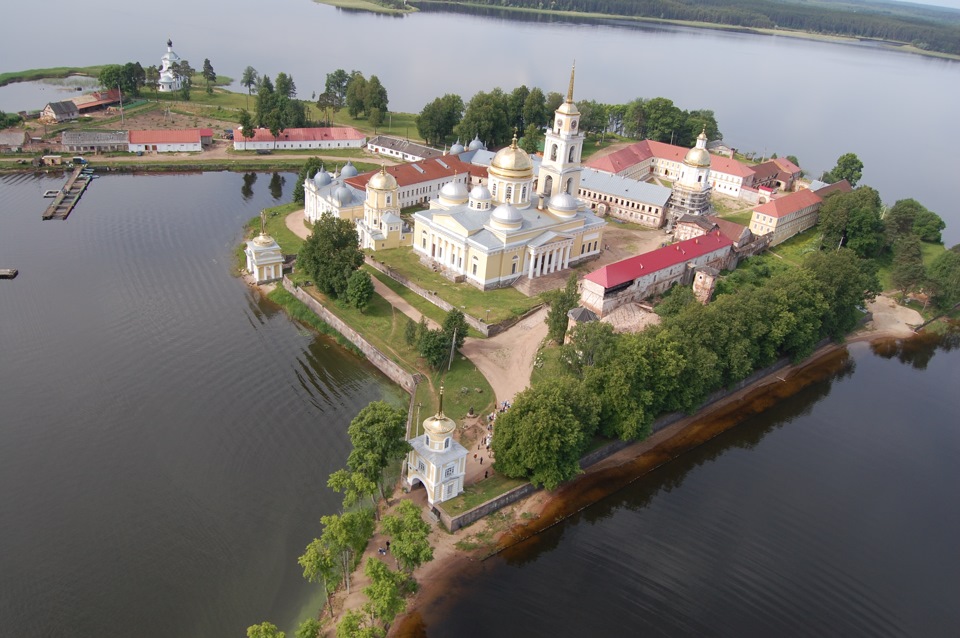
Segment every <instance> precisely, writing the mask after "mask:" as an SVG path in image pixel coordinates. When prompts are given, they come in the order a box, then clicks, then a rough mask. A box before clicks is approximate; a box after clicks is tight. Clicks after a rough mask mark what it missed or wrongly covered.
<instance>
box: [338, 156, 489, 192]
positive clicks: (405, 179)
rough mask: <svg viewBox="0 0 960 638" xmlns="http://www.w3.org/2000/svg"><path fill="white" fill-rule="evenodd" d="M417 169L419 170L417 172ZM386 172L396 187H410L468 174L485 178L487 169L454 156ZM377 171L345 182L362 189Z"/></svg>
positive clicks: (436, 158) (407, 165) (399, 167)
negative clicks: (394, 181)
mask: <svg viewBox="0 0 960 638" xmlns="http://www.w3.org/2000/svg"><path fill="white" fill-rule="evenodd" d="M417 168H419V169H420V170H417ZM386 171H387V172H388V173H390V174H391V175H393V176H394V178H396V180H397V185H398V186H410V185H411V184H419V183H420V182H429V181H433V180H435V179H441V178H443V177H453V176H454V175H464V174H467V173H469V174H470V175H472V176H474V177H486V176H487V169H486V168H485V167H483V166H474V165H473V164H468V163H466V162H463V161H461V160H460V159H459V158H458V157H457V156H456V155H444V156H443V157H434V158H431V159H425V160H420V161H419V162H411V163H410V164H398V165H397V166H387V167H386ZM377 172H379V171H369V172H367V173H361V174H360V175H357V176H356V177H348V178H347V179H346V180H345V181H346V182H347V183H348V184H350V185H351V186H353V187H354V188H359V189H361V190H362V189H364V188H366V187H367V182H368V181H370V178H371V177H372V176H373V174H374V173H377Z"/></svg>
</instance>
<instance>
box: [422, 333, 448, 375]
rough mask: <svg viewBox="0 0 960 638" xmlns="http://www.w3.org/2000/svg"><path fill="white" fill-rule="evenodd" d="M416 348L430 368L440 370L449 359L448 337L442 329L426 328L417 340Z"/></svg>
mask: <svg viewBox="0 0 960 638" xmlns="http://www.w3.org/2000/svg"><path fill="white" fill-rule="evenodd" d="M417 350H418V352H419V353H420V356H421V357H423V358H424V360H425V361H426V362H427V364H428V365H429V366H430V367H431V368H433V369H434V370H440V369H441V368H443V367H445V366H446V365H447V363H448V361H449V360H450V337H449V336H448V335H447V333H445V332H444V331H443V330H427V331H426V332H424V333H423V335H421V337H420V340H419V341H418V342H417Z"/></svg>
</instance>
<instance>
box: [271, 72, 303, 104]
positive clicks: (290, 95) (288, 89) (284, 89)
mask: <svg viewBox="0 0 960 638" xmlns="http://www.w3.org/2000/svg"><path fill="white" fill-rule="evenodd" d="M273 90H274V92H276V94H277V95H279V96H281V97H285V98H287V99H290V100H292V99H294V98H295V97H297V85H296V83H294V81H293V76H291V75H287V74H286V73H284V72H283V71H281V72H280V73H277V79H276V81H275V82H274V86H273Z"/></svg>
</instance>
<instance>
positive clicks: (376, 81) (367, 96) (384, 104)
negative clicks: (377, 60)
mask: <svg viewBox="0 0 960 638" xmlns="http://www.w3.org/2000/svg"><path fill="white" fill-rule="evenodd" d="M389 105H390V99H389V98H388V97H387V89H386V88H384V86H383V84H381V83H380V78H378V77H377V76H375V75H371V76H370V79H369V80H367V86H366V90H365V91H364V95H363V110H364V113H366V114H367V117H369V116H370V115H371V114H372V112H373V109H379V110H380V113H381V114H383V113H386V112H387V109H388V108H389Z"/></svg>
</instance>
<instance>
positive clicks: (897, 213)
mask: <svg viewBox="0 0 960 638" xmlns="http://www.w3.org/2000/svg"><path fill="white" fill-rule="evenodd" d="M921 208H923V206H921V205H920V202H918V201H917V200H915V199H901V200H899V201H897V203H896V204H894V205H893V206H891V207H890V209H889V210H887V212H886V214H885V215H884V216H883V228H884V231H885V232H886V236H887V242H888V243H889V244H893V243H895V242H897V241H898V240H899V239H900V238H902V237H906V236H907V235H912V234H913V225H914V222H916V220H917V213H918V212H919V210H920V209H921Z"/></svg>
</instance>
